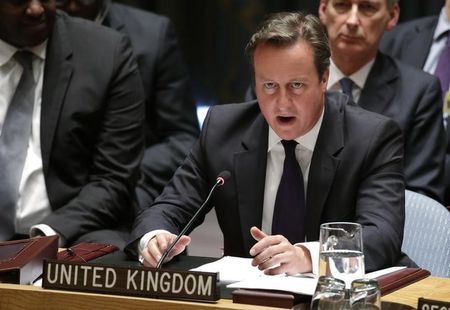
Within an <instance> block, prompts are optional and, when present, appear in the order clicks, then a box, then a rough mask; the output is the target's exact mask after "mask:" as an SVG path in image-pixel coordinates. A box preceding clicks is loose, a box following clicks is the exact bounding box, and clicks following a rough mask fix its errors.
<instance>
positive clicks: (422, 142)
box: [405, 78, 446, 203]
mask: <svg viewBox="0 0 450 310" xmlns="http://www.w3.org/2000/svg"><path fill="white" fill-rule="evenodd" d="M405 87H406V85H405ZM410 87H415V88H416V89H417V90H418V91H420V92H421V94H418V96H417V98H418V99H417V100H419V102H418V104H417V109H416V111H415V115H414V117H413V124H411V131H410V133H409V136H408V139H407V141H405V152H406V151H407V152H408V156H406V157H405V177H406V184H407V188H408V189H410V190H412V191H415V192H419V193H422V194H424V195H426V196H428V197H431V198H433V199H435V200H437V201H439V202H441V203H442V202H443V201H444V196H445V194H444V193H445V181H444V180H445V173H444V171H445V168H444V166H445V149H446V145H445V141H446V138H445V131H444V126H443V119H442V94H441V89H440V85H439V82H438V80H437V79H436V78H432V79H430V80H429V81H428V83H427V84H426V86H425V87H424V85H416V86H415V85H414V84H410Z"/></svg>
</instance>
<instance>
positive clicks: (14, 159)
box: [0, 51, 36, 240]
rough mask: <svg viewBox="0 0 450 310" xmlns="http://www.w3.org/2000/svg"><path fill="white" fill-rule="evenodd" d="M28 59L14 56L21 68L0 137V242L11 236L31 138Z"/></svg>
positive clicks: (31, 91) (31, 90) (31, 95)
mask: <svg viewBox="0 0 450 310" xmlns="http://www.w3.org/2000/svg"><path fill="white" fill-rule="evenodd" d="M32 56H33V55H32V54H31V53H30V52H24V51H22V52H17V53H16V54H15V55H14V58H15V59H16V61H17V62H19V63H20V65H21V66H22V67H23V73H22V76H21V78H20V81H19V84H18V85H17V88H16V91H15V93H14V96H13V98H12V100H11V103H10V104H9V107H8V111H7V113H6V117H5V121H4V122H3V127H2V132H1V136H0V170H1V171H2V178H1V179H0V197H1V200H0V240H9V239H10V238H11V237H12V236H13V235H14V233H15V228H14V222H15V214H16V203H17V200H18V198H19V185H20V180H21V177H22V171H23V166H24V163H25V157H26V155H27V150H28V141H29V139H30V134H31V120H32V115H33V105H34V89H35V86H36V83H35V81H34V77H33V68H32Z"/></svg>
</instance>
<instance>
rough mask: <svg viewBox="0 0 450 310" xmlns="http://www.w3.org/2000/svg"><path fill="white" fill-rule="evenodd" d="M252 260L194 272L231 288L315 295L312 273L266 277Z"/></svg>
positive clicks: (232, 261)
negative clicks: (213, 276) (213, 274)
mask: <svg viewBox="0 0 450 310" xmlns="http://www.w3.org/2000/svg"><path fill="white" fill-rule="evenodd" d="M251 261H252V259H251V258H242V257H234V256H224V257H223V258H221V259H219V260H217V261H215V262H212V263H208V264H205V265H202V266H200V267H197V268H195V269H192V270H196V271H204V272H218V273H219V279H220V281H221V282H222V283H230V284H228V285H227V287H229V288H245V289H264V290H278V291H287V292H292V293H297V294H303V295H313V294H314V290H315V288H316V285H317V278H316V277H315V276H314V274H312V273H308V274H299V275H296V276H286V275H276V276H268V275H265V274H264V273H263V272H262V271H261V270H259V269H258V268H256V267H254V266H252V264H251ZM403 268H405V267H390V268H386V269H382V270H378V271H375V272H372V273H367V274H366V277H367V278H372V279H373V278H377V277H379V276H382V275H385V274H389V273H392V272H395V271H398V270H400V269H403Z"/></svg>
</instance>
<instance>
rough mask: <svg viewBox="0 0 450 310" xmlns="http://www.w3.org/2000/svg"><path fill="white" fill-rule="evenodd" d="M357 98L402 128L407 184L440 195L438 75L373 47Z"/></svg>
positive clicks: (441, 134) (441, 155)
mask: <svg viewBox="0 0 450 310" xmlns="http://www.w3.org/2000/svg"><path fill="white" fill-rule="evenodd" d="M358 104H359V105H360V106H361V107H363V108H364V109H367V110H369V111H372V112H376V113H380V114H383V115H385V116H388V117H390V118H392V119H394V120H395V121H396V122H397V123H398V124H399V126H400V128H401V129H402V131H403V135H404V140H405V182H406V188H408V189H410V190H412V191H415V192H419V193H422V194H424V195H427V196H429V197H431V198H434V199H436V200H438V201H440V202H442V201H444V193H445V184H444V180H445V176H444V164H445V143H442V141H445V131H444V127H443V120H442V99H441V88H440V84H439V80H438V79H437V78H436V77H434V76H432V75H430V74H428V73H425V72H423V71H421V70H417V69H415V68H413V67H411V66H409V65H406V64H404V63H402V62H399V61H397V60H394V59H393V58H391V57H389V56H387V55H385V54H383V53H378V55H377V57H376V59H375V63H374V65H373V67H372V69H371V71H370V72H369V75H368V77H367V80H366V84H365V85H364V89H363V90H362V92H361V96H360V99H359V102H358Z"/></svg>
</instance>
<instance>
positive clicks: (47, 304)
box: [0, 254, 450, 310]
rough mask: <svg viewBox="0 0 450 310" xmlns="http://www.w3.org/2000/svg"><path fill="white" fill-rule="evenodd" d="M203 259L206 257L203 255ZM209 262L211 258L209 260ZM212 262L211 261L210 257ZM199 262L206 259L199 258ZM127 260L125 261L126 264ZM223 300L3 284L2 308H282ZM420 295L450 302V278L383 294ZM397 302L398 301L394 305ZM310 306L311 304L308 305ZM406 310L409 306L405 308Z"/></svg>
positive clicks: (412, 300)
mask: <svg viewBox="0 0 450 310" xmlns="http://www.w3.org/2000/svg"><path fill="white" fill-rule="evenodd" d="M120 255H122V254H116V257H115V258H114V256H112V257H113V261H114V260H117V258H118V257H119V260H122V261H123V260H124V259H123V256H120ZM202 259H203V258H202ZM206 261H208V260H206ZM209 261H211V260H209ZM97 262H98V263H108V264H109V263H111V259H110V258H106V257H105V258H104V259H103V261H102V259H100V260H97ZM199 262H203V261H202V260H200V261H199ZM123 263H124V262H122V264H123ZM173 265H174V267H172V268H180V267H182V266H184V265H185V259H181V263H180V262H178V263H174V264H173ZM222 296H223V297H222V299H220V300H219V301H218V302H215V303H200V302H192V301H180V300H163V299H154V298H143V297H130V296H119V295H109V294H94V293H83V292H74V291H61V290H49V289H43V288H41V287H36V286H31V285H17V284H5V283H3V284H2V283H0V309H1V310H23V309H48V310H56V309H58V310H59V309H67V310H71V309H74V310H75V309H77V310H96V309H98V310H103V309H105V310H106V309H108V310H115V309H117V310H124V309H137V310H139V309H146V310H148V309H161V310H194V309H195V310H210V309H230V310H231V309H248V310H252V309H255V310H256V309H261V310H263V309H264V310H270V309H280V308H274V307H262V306H255V305H247V304H237V303H233V301H232V300H231V299H230V295H229V293H226V292H225V294H222ZM419 297H424V298H427V299H434V300H440V301H446V302H450V278H438V277H428V278H425V279H422V280H420V281H418V282H415V283H413V284H411V285H409V286H407V287H404V288H402V289H399V290H397V291H395V292H393V293H391V294H388V295H385V296H383V297H382V301H383V303H384V304H385V305H389V306H390V307H389V309H390V310H394V309H398V310H401V309H402V307H401V306H399V307H395V306H396V305H407V306H411V307H413V308H414V309H415V308H417V301H418V298H419ZM388 302H390V303H392V304H389V303H388ZM393 303H395V304H393ZM305 308H308V307H305ZM404 309H406V308H404Z"/></svg>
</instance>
